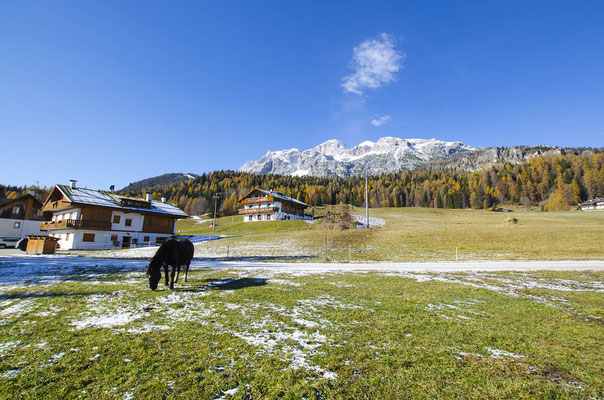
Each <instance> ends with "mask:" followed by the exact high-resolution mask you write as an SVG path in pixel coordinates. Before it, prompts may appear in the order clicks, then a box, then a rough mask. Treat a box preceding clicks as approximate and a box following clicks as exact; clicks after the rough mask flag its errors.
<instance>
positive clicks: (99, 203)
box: [40, 182, 188, 250]
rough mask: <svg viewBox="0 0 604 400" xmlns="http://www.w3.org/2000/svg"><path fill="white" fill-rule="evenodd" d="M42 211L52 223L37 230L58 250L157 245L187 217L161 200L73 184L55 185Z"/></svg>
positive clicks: (45, 224)
mask: <svg viewBox="0 0 604 400" xmlns="http://www.w3.org/2000/svg"><path fill="white" fill-rule="evenodd" d="M42 210H43V211H49V212H52V220H51V221H49V222H44V223H42V224H41V226H40V229H41V230H42V231H47V232H48V234H49V235H50V236H54V237H56V238H58V239H59V246H60V249H61V250H69V249H112V248H127V247H138V246H150V245H155V244H159V243H161V242H163V241H164V240H166V239H168V238H169V237H170V236H172V235H173V234H174V233H175V231H176V222H177V220H178V219H180V218H186V217H187V216H188V215H187V214H186V213H185V212H184V211H182V210H181V209H179V208H178V207H176V206H174V205H172V204H170V203H167V202H166V201H165V199H162V201H155V200H152V199H151V195H147V198H146V199H141V198H134V197H127V196H121V195H118V194H115V193H111V192H104V191H98V190H92V189H83V188H77V187H76V186H75V182H72V184H71V185H69V186H68V185H56V186H55V187H54V188H53V190H52V191H51V193H50V195H49V196H48V198H47V199H46V202H45V203H44V206H43V208H42Z"/></svg>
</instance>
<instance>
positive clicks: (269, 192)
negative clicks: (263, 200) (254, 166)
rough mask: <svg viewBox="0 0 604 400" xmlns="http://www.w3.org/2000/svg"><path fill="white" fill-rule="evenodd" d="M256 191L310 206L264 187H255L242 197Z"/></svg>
mask: <svg viewBox="0 0 604 400" xmlns="http://www.w3.org/2000/svg"><path fill="white" fill-rule="evenodd" d="M255 191H260V192H262V193H264V194H266V195H267V196H273V197H275V198H277V199H281V200H285V201H291V202H292V203H297V204H300V205H303V206H305V207H308V204H306V203H304V202H302V201H300V200H297V199H294V198H293V197H289V196H286V195H284V194H283V193H280V192H272V191H270V190H264V189H260V188H254V189H252V190H250V192H249V193H248V194H246V195H245V196H243V197H242V198H241V199H245V198H246V197H248V196H249V195H250V194H252V193H254V192H255Z"/></svg>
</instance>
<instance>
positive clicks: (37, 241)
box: [25, 235, 59, 254]
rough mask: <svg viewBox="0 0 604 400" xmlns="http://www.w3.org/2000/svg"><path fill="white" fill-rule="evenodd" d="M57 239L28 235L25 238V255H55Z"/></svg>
mask: <svg viewBox="0 0 604 400" xmlns="http://www.w3.org/2000/svg"><path fill="white" fill-rule="evenodd" d="M58 241H59V239H58V238H55V237H52V236H42V235H30V236H28V237H27V248H26V249H25V252H26V253H27V254H55V251H56V250H57V242H58Z"/></svg>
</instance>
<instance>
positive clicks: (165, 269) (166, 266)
mask: <svg viewBox="0 0 604 400" xmlns="http://www.w3.org/2000/svg"><path fill="white" fill-rule="evenodd" d="M164 272H165V275H166V286H170V282H169V281H168V264H164Z"/></svg>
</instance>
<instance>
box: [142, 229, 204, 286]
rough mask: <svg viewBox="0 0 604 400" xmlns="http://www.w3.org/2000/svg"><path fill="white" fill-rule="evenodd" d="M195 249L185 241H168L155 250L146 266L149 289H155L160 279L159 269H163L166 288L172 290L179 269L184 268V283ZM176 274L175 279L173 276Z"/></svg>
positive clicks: (178, 274) (176, 280)
mask: <svg viewBox="0 0 604 400" xmlns="http://www.w3.org/2000/svg"><path fill="white" fill-rule="evenodd" d="M194 251H195V249H194V247H193V243H191V242H190V241H188V240H187V239H185V240H175V239H168V240H166V241H165V242H164V243H162V245H161V246H159V249H157V252H156V253H155V255H154V256H153V258H151V261H150V262H149V265H147V268H146V272H147V275H149V287H150V288H151V289H152V290H155V289H157V284H158V283H159V280H160V279H161V268H162V267H164V271H165V275H166V286H170V289H174V283H175V282H176V283H177V282H178V277H179V276H180V267H182V266H184V267H185V282H186V281H187V277H188V274H189V265H191V260H192V259H193V253H194ZM170 265H171V266H172V273H171V275H170V280H169V282H168V267H169V266H170ZM175 274H176V279H174V275H175Z"/></svg>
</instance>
